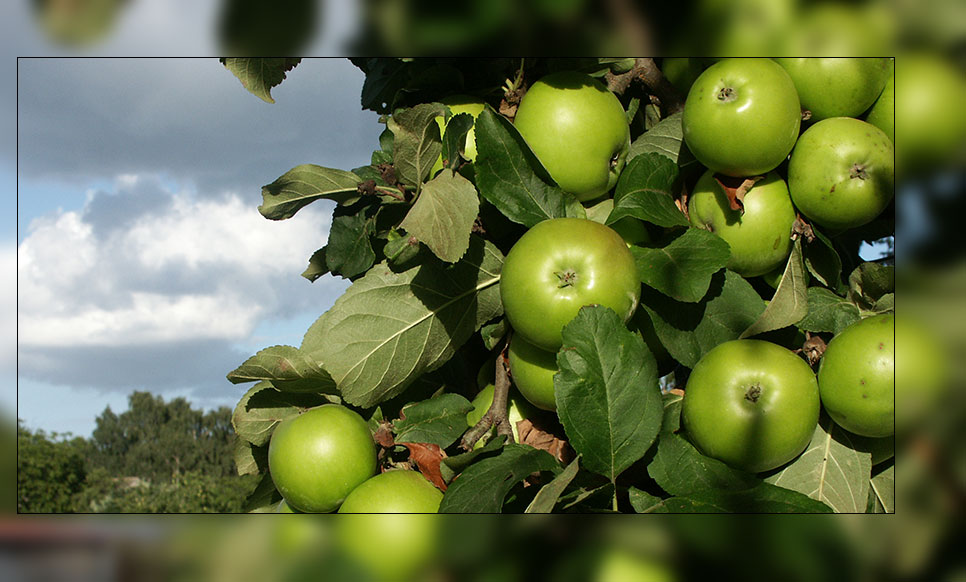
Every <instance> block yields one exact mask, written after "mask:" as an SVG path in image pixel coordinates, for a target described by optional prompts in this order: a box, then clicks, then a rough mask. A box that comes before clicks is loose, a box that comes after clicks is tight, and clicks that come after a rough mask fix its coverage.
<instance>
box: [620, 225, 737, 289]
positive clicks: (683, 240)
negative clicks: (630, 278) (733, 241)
mask: <svg viewBox="0 0 966 582" xmlns="http://www.w3.org/2000/svg"><path fill="white" fill-rule="evenodd" d="M612 216H613V214H612ZM631 254H633V255H634V261H635V263H637V272H638V275H639V276H640V278H641V282H642V283H644V284H645V285H648V286H650V287H653V288H654V289H656V290H658V291H660V292H661V293H663V294H665V295H667V296H669V297H671V298H673V299H676V300H678V301H685V302H688V303H694V302H697V301H701V299H702V298H703V297H704V296H705V294H707V292H708V288H709V286H710V285H711V277H712V275H714V274H715V273H717V272H718V271H720V270H721V269H723V268H724V266H725V265H726V264H727V263H728V259H729V258H730V257H731V249H730V247H728V243H726V242H725V241H724V240H723V239H722V238H721V237H719V236H715V235H713V234H711V233H710V232H708V231H706V230H702V229H700V228H689V229H686V230H685V231H684V232H683V233H682V234H681V235H679V236H677V237H675V238H674V239H673V240H672V241H671V242H670V243H668V244H667V245H665V246H664V247H656V248H651V247H639V246H636V245H635V246H632V247H631Z"/></svg>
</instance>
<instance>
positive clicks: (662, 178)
mask: <svg viewBox="0 0 966 582" xmlns="http://www.w3.org/2000/svg"><path fill="white" fill-rule="evenodd" d="M677 177H678V167H677V166H676V165H675V164H674V163H673V162H672V161H670V160H668V159H667V158H666V157H664V156H662V155H660V154H654V153H651V154H645V155H642V156H638V157H636V158H634V160H633V161H631V162H628V164H627V166H626V167H625V168H624V171H623V172H621V176H620V178H619V179H618V180H617V187H616V189H615V190H614V210H613V211H611V213H610V216H608V217H607V224H614V223H615V222H617V221H618V220H620V219H621V218H625V217H627V216H632V217H634V218H638V219H640V220H644V221H647V222H650V223H652V224H656V225H658V226H665V227H671V226H688V219H687V218H686V217H685V216H684V213H683V212H681V210H680V209H679V208H678V207H677V205H676V204H675V203H674V181H675V180H676V179H677Z"/></svg>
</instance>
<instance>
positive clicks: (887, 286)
mask: <svg viewBox="0 0 966 582" xmlns="http://www.w3.org/2000/svg"><path fill="white" fill-rule="evenodd" d="M895 290H896V268H895V267H892V266H886V265H880V264H878V263H862V264H861V265H859V266H858V267H856V268H855V270H854V271H852V274H851V275H849V299H850V300H851V301H852V303H855V304H856V305H858V306H859V308H860V309H867V310H872V309H874V308H875V304H876V302H877V301H878V300H879V299H880V298H881V297H882V296H884V295H885V294H887V293H892V292H894V291H895Z"/></svg>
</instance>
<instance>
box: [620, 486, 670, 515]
mask: <svg viewBox="0 0 966 582" xmlns="http://www.w3.org/2000/svg"><path fill="white" fill-rule="evenodd" d="M627 495H628V497H629V498H630V502H631V507H633V508H634V511H635V512H636V513H652V512H654V511H655V510H656V509H657V508H658V507H659V506H661V504H662V503H663V502H664V500H663V499H661V498H660V497H658V496H656V495H651V494H650V493H648V492H646V491H641V490H640V489H638V488H637V487H631V488H629V489H628V490H627Z"/></svg>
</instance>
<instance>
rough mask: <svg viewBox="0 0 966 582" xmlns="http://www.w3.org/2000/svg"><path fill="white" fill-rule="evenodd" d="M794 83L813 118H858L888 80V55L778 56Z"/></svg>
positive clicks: (814, 119) (815, 119) (800, 98)
mask: <svg viewBox="0 0 966 582" xmlns="http://www.w3.org/2000/svg"><path fill="white" fill-rule="evenodd" d="M775 60H776V61H778V64H780V65H781V66H782V67H784V68H785V70H786V71H788V75H789V76H790V77H791V78H792V81H794V82H795V89H796V90H797V91H798V98H799V100H800V101H801V102H802V108H803V109H808V110H809V111H811V112H812V117H811V120H812V121H820V120H822V119H828V118H829V117H858V116H859V115H862V114H863V113H864V112H865V111H866V110H867V109H868V108H869V107H871V106H872V104H873V103H875V100H876V99H877V98H878V97H879V95H880V94H881V93H882V89H883V88H884V87H885V84H886V81H888V80H889V62H890V60H889V59H887V58H876V59H871V58H846V57H828V58H817V57H814V58H811V57H810V58H801V57H797V58H781V59H775Z"/></svg>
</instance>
